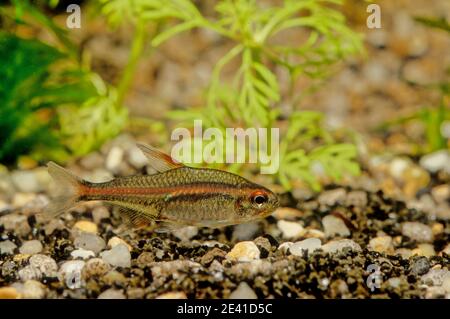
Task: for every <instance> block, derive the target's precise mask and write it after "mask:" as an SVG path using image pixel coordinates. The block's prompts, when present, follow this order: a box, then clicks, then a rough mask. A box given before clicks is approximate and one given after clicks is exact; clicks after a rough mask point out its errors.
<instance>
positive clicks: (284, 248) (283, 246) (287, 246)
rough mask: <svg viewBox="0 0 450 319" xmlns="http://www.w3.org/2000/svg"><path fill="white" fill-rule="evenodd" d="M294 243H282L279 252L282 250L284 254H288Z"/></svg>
mask: <svg viewBox="0 0 450 319" xmlns="http://www.w3.org/2000/svg"><path fill="white" fill-rule="evenodd" d="M293 244H294V243H293V242H290V241H286V242H284V243H282V244H281V245H280V246H278V250H281V251H282V252H283V253H286V252H288V250H289V249H290V248H291V246H292V245H293Z"/></svg>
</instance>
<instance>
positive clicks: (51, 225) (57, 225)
mask: <svg viewBox="0 0 450 319" xmlns="http://www.w3.org/2000/svg"><path fill="white" fill-rule="evenodd" d="M43 228H44V232H45V235H46V236H50V235H51V234H52V233H53V232H54V231H55V230H57V229H63V228H64V223H63V221H62V220H60V219H56V218H54V219H52V220H50V221H49V222H48V223H46V224H45V225H44V226H43Z"/></svg>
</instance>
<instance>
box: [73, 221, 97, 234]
mask: <svg viewBox="0 0 450 319" xmlns="http://www.w3.org/2000/svg"><path fill="white" fill-rule="evenodd" d="M73 228H74V229H76V230H80V231H82V232H85V233H92V234H96V233H97V232H98V227H97V225H96V224H94V223H93V222H91V221H88V220H80V221H77V222H76V223H75V225H73Z"/></svg>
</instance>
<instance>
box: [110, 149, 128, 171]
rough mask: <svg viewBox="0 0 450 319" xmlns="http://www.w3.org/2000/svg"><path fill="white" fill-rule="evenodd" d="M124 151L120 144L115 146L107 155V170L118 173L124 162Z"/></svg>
mask: <svg viewBox="0 0 450 319" xmlns="http://www.w3.org/2000/svg"><path fill="white" fill-rule="evenodd" d="M123 156H124V151H123V149H122V148H120V147H118V146H113V147H112V148H111V150H110V151H109V153H108V155H107V156H106V162H105V167H106V169H107V170H109V171H111V172H113V173H118V172H119V169H120V164H121V163H122V162H123Z"/></svg>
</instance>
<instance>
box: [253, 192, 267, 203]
mask: <svg viewBox="0 0 450 319" xmlns="http://www.w3.org/2000/svg"><path fill="white" fill-rule="evenodd" d="M251 198H252V202H253V203H255V204H257V205H258V206H261V205H262V204H264V203H266V202H267V200H268V197H267V195H266V194H265V193H263V192H255V193H253V194H252V197H251Z"/></svg>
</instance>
